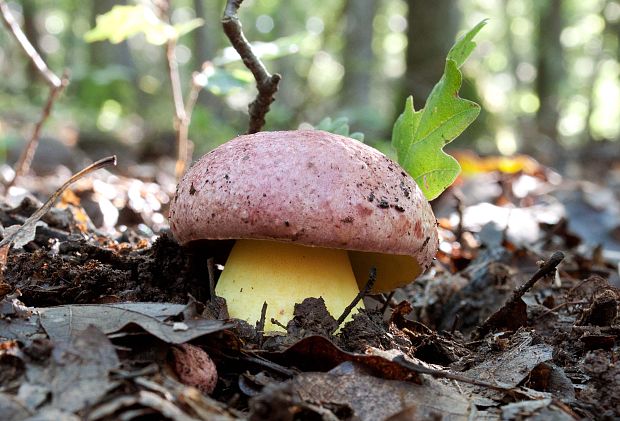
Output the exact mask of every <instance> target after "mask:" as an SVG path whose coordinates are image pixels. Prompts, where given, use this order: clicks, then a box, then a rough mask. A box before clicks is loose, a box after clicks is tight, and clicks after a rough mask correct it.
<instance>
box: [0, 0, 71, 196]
mask: <svg viewBox="0 0 620 421" xmlns="http://www.w3.org/2000/svg"><path fill="white" fill-rule="evenodd" d="M0 14H1V15H2V20H3V21H4V24H5V26H6V27H7V29H8V30H9V32H10V33H11V35H13V37H14V38H15V40H16V41H17V43H18V44H19V46H20V47H21V48H22V50H23V51H24V53H25V54H26V56H27V57H28V58H29V59H30V61H31V62H32V64H33V65H34V67H35V68H36V69H37V70H38V71H39V74H40V75H41V77H42V78H43V80H44V81H45V83H46V84H47V85H48V86H49V88H50V92H49V95H48V97H47V102H46V103H45V106H44V107H43V111H42V112H41V117H40V118H39V121H38V122H37V124H36V125H35V126H34V130H33V131H32V135H31V136H30V139H29V140H28V143H27V144H26V146H25V147H24V150H23V151H22V153H21V155H20V157H19V160H18V161H17V163H16V164H15V176H14V177H13V179H12V180H11V181H10V182H9V183H8V184H7V187H10V186H12V185H14V184H15V181H16V180H17V178H18V177H20V176H22V175H24V174H26V173H27V172H28V171H29V170H30V164H32V159H33V157H34V154H35V152H36V150H37V146H38V145H39V137H40V135H41V129H42V127H43V124H44V123H45V121H46V120H47V119H48V117H49V116H50V113H51V111H52V106H53V105H54V102H55V101H56V99H57V98H58V95H60V93H61V92H62V91H63V90H64V88H65V87H66V86H67V85H68V84H69V79H68V76H67V72H66V71H65V74H63V76H62V77H61V78H60V77H58V76H57V75H56V74H55V73H54V72H52V71H51V70H50V68H49V67H48V66H47V64H46V63H45V61H44V60H43V58H41V55H40V54H39V53H38V52H37V50H36V48H34V46H33V45H32V43H31V42H30V41H29V40H28V37H27V36H26V34H24V32H23V31H22V29H21V28H20V27H19V25H18V23H17V21H16V20H15V17H14V16H13V13H12V12H11V9H10V8H9V6H8V5H7V3H6V2H5V1H3V0H0Z"/></svg>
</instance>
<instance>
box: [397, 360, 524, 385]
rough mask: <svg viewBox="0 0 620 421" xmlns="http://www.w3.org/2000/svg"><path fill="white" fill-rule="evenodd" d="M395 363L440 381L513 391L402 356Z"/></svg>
mask: <svg viewBox="0 0 620 421" xmlns="http://www.w3.org/2000/svg"><path fill="white" fill-rule="evenodd" d="M393 361H394V362H397V363H398V364H400V365H402V366H404V367H406V368H407V369H409V370H411V371H414V372H416V373H418V374H428V375H431V376H433V377H435V378H439V379H448V380H455V381H457V382H462V383H468V384H471V385H474V386H480V387H486V388H489V389H493V390H497V391H500V392H510V391H511V390H512V389H513V388H511V387H506V386H500V385H497V384H493V383H488V382H485V381H481V380H475V379H472V378H469V377H466V376H461V375H460V374H454V373H450V372H447V371H443V370H436V369H434V368H429V367H424V366H422V365H419V364H414V363H412V362H410V361H407V360H406V359H405V358H404V357H403V356H402V355H399V356H398V357H396V358H394V359H393Z"/></svg>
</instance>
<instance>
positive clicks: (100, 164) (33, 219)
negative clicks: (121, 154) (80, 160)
mask: <svg viewBox="0 0 620 421" xmlns="http://www.w3.org/2000/svg"><path fill="white" fill-rule="evenodd" d="M108 165H116V156H115V155H113V156H108V157H107V158H103V159H100V160H99V161H97V162H94V163H92V164H90V165H89V166H88V167H86V168H84V169H83V170H81V171H80V172H78V173H76V174H74V175H72V176H71V178H69V180H67V181H65V183H64V184H63V185H62V186H60V187H59V188H58V190H56V191H55V192H54V194H52V196H51V197H50V198H49V199H47V202H45V203H44V204H43V206H41V207H40V208H39V209H37V210H36V211H35V212H34V213H33V214H32V215H30V216H29V217H28V219H26V221H24V223H23V224H22V225H21V227H19V228H18V229H17V230H16V231H14V232H12V233H10V234H8V235H6V236H5V237H4V238H3V239H2V241H0V248H2V247H3V246H6V245H7V244H9V245H10V244H11V243H13V242H14V241H16V240H17V239H18V238H19V235H20V234H21V233H22V232H23V231H24V230H27V229H34V228H35V227H36V223H37V221H39V220H40V219H41V218H42V217H43V215H45V214H46V213H47V212H48V211H49V210H50V209H51V208H52V206H54V203H56V201H57V200H58V198H60V196H61V195H62V193H63V192H64V191H65V190H66V189H67V187H69V186H70V185H71V184H73V183H75V182H76V181H77V180H79V179H80V178H82V177H84V176H85V175H87V174H89V173H91V172H93V171H95V170H98V169H101V168H104V167H107V166H108ZM9 228H10V227H9ZM6 230H7V231H8V228H7V229H6Z"/></svg>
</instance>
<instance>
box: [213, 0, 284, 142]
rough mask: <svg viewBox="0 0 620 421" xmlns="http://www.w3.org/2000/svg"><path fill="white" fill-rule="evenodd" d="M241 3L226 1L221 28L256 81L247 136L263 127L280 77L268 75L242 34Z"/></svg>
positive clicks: (233, 0) (241, 1)
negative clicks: (239, 13) (255, 92)
mask: <svg viewBox="0 0 620 421" xmlns="http://www.w3.org/2000/svg"><path fill="white" fill-rule="evenodd" d="M241 3H243V0H227V1H226V8H225V9H224V16H223V17H222V26H223V27H224V33H225V34H226V36H227V37H228V39H229V40H230V43H231V44H232V46H233V48H234V49H235V50H236V51H237V53H239V56H241V59H242V60H243V64H245V66H246V67H247V68H248V69H249V70H250V71H251V72H252V75H254V79H255V80H256V89H257V90H258V94H257V95H256V99H255V100H254V101H252V103H250V105H249V106H248V111H249V114H250V124H249V126H248V134H250V133H256V132H259V131H261V129H262V128H263V126H264V125H265V115H267V113H268V112H269V107H270V106H271V103H272V102H273V101H274V95H275V93H276V92H277V91H278V84H279V83H280V79H282V77H281V76H280V75H279V74H277V73H274V74H273V75H272V74H270V73H269V72H268V71H267V68H266V67H265V65H264V64H263V62H262V61H261V60H260V59H259V58H258V57H256V55H255V54H254V52H253V51H252V46H251V45H250V43H249V42H248V40H247V38H246V37H245V35H244V34H243V30H242V29H241V22H240V21H239V17H238V16H237V11H238V10H239V7H240V6H241Z"/></svg>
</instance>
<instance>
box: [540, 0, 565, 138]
mask: <svg viewBox="0 0 620 421" xmlns="http://www.w3.org/2000/svg"><path fill="white" fill-rule="evenodd" d="M562 28H563V22H562V0H547V1H546V2H545V4H544V5H541V10H540V18H539V22H538V75H537V77H536V92H537V94H538V99H539V100H540V108H539V109H538V113H537V115H536V118H537V122H538V131H539V132H540V133H542V134H544V135H546V136H548V137H549V138H550V139H551V140H553V141H554V142H555V141H556V140H557V137H558V130H557V126H558V118H559V111H558V95H559V88H560V81H561V80H563V78H564V65H563V52H562V44H561V42H560V34H561V32H562Z"/></svg>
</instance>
